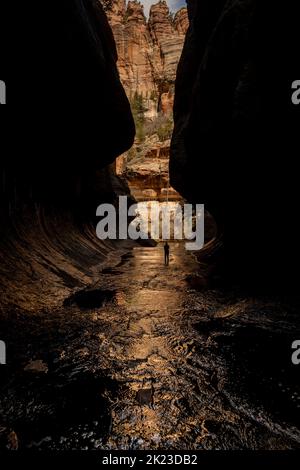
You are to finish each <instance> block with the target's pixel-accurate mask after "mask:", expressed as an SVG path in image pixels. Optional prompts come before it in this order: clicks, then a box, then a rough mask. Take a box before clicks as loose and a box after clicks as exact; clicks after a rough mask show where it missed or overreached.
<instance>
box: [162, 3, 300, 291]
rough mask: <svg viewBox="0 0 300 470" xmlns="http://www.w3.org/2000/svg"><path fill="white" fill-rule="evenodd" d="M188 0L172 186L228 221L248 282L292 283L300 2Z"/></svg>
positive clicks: (230, 268) (228, 246)
mask: <svg viewBox="0 0 300 470" xmlns="http://www.w3.org/2000/svg"><path fill="white" fill-rule="evenodd" d="M187 3H188V13H189V18H190V28H189V31H188V33H187V39H186V43H185V47H184V51H183V55H182V58H181V61H180V64H179V69H178V77H177V83H176V93H175V94H176V101H175V131H174V135H173V139H172V147H171V165H170V172H171V183H172V185H173V186H174V187H175V188H176V189H177V190H178V191H179V192H181V194H183V195H184V196H185V197H186V198H188V199H189V200H193V201H198V202H202V203H205V204H206V206H207V209H209V210H210V211H211V212H212V213H213V214H214V215H215V217H216V218H217V220H218V221H219V227H220V231H222V232H223V235H224V247H225V252H224V258H225V266H226V272H227V274H228V273H234V275H235V277H236V278H238V279H239V280H241V278H243V277H245V278H247V280H248V281H247V285H248V286H251V285H253V284H254V283H256V282H257V281H258V280H259V281H260V284H261V285H267V284H271V285H273V286H274V285H278V284H279V285H281V284H282V283H286V284H288V282H289V281H290V282H293V279H291V276H287V273H288V272H289V271H290V270H291V265H292V262H291V257H292V258H293V260H294V261H293V262H296V264H298V262H299V249H298V247H299V242H298V240H299V237H298V232H297V229H296V225H295V222H294V221H295V213H296V212H295V210H296V207H295V200H296V188H297V186H298V181H297V176H296V175H295V165H294V162H293V155H294V150H293V145H294V144H296V142H295V136H296V134H297V130H296V129H299V114H298V112H299V109H296V107H295V106H293V105H292V103H291V83H292V81H293V80H294V78H293V77H296V76H299V71H300V70H299V69H300V64H299V54H298V53H297V44H299V39H300V38H299V34H300V33H299V27H298V25H297V21H296V19H295V18H297V13H299V7H296V6H295V7H294V8H293V9H291V8H289V7H288V6H283V5H274V3H273V2H271V1H266V2H255V1H252V0H250V1H249V0H234V1H229V2H225V0H218V1H216V2H211V1H210V0H198V1H196V0H189V1H188V2H187ZM280 156H281V157H280ZM278 157H279V158H278ZM296 260H297V261H296Z"/></svg>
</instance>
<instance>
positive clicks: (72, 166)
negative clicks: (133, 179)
mask: <svg viewBox="0 0 300 470" xmlns="http://www.w3.org/2000/svg"><path fill="white" fill-rule="evenodd" d="M32 8H33V10H34V9H35V6H34V7H32ZM26 9H27V10H26V11H27V14H28V15H29V17H30V18H31V15H32V17H34V15H33V13H34V11H32V10H31V9H30V7H29V6H28V5H27V6H26ZM20 16H21V17H22V21H23V18H27V16H26V14H25V15H24V16H23V15H20ZM48 20H49V22H48ZM29 21H30V19H29ZM27 24H30V25H31V32H32V34H33V36H34V37H36V36H37V34H38V33H40V32H41V31H40V23H34V21H33V20H32V19H31V22H30V23H26V21H24V25H26V28H27ZM24 25H23V27H24ZM19 32H20V34H21V32H23V30H22V27H21V26H20V29H19ZM30 39H31V38H29V35H28V34H27V35H24V41H23V42H22V41H21V42H20V41H18V44H15V43H14V42H12V38H11V36H10V37H9V40H10V42H9V43H10V44H11V45H12V48H13V50H14V51H15V56H14V57H13V58H12V60H17V59H18V61H19V64H20V65H19V67H20V69H19V74H20V76H19V79H20V82H21V83H22V84H23V83H25V84H26V85H27V84H28V95H24V96H23V99H22V96H20V103H21V104H24V100H25V102H26V106H24V108H25V111H24V109H23V107H22V106H20V110H19V112H18V114H17V115H16V116H15V117H14V123H13V125H12V124H11V122H10V120H9V119H7V121H5V123H4V124H3V128H2V130H3V140H7V142H6V143H7V145H6V147H5V148H6V151H5V152H4V151H3V155H2V159H1V167H0V175H1V179H0V192H1V200H0V222H1V223H0V253H1V255H0V256H1V263H0V264H1V269H0V288H1V302H0V313H1V315H2V314H5V315H9V314H10V312H11V311H12V312H16V311H18V309H21V311H32V312H36V311H38V310H39V309H51V308H53V307H54V306H57V305H61V303H62V301H63V299H64V298H65V297H67V296H68V295H69V294H70V292H71V291H72V290H74V289H79V288H84V287H85V286H87V285H89V284H91V283H92V282H94V281H95V279H97V274H98V272H99V266H100V265H101V264H103V263H105V261H106V260H108V259H110V261H111V262H112V263H114V259H118V255H120V253H121V252H122V248H121V251H118V250H117V249H116V248H117V247H116V245H115V244H113V243H112V242H109V241H107V242H104V241H100V240H98V239H97V237H96V230H95V226H94V223H95V222H96V220H95V214H96V208H97V206H98V205H99V204H100V203H102V202H111V203H114V200H115V198H116V196H117V194H120V193H121V194H122V193H123V194H126V193H127V192H128V191H127V188H126V187H124V186H123V185H122V184H121V183H120V181H119V180H118V178H116V177H115V176H114V174H113V171H112V168H111V167H108V166H107V165H108V164H110V163H112V162H113V161H114V160H115V158H116V157H117V156H118V155H120V154H121V153H122V152H124V151H126V150H127V149H129V148H130V147H131V145H132V143H133V140H134V123H133V118H132V115H131V111H130V106H129V102H128V99H127V97H126V94H125V92H124V89H123V87H122V85H121V83H120V80H119V76H118V72H117V68H116V48H115V43H114V39H113V35H112V32H111V29H110V26H109V24H108V22H107V18H106V16H105V14H104V12H103V9H102V7H101V5H100V3H99V2H98V1H94V0H89V1H87V0H85V1H83V0H72V1H68V0H66V1H65V2H63V6H62V8H61V10H60V15H57V11H56V9H55V8H53V9H52V8H51V6H49V11H48V16H47V22H46V20H45V21H44V22H43V32H41V36H40V44H41V45H42V51H43V53H44V55H42V54H41V53H40V49H39V47H37V43H35V47H32V48H28V51H27V54H26V55H25V56H24V57H25V58H26V61H27V62H28V64H30V67H24V68H23V60H24V59H23V58H22V56H23V52H24V51H23V50H22V49H23V47H24V49H27V46H28V43H30ZM50 51H51V54H50ZM27 62H26V65H27ZM52 67H53V69H52ZM55 74H59V75H60V77H61V80H53V78H54V75H55ZM9 89H10V91H11V96H12V101H13V97H14V96H15V95H17V96H18V94H17V93H18V91H19V88H16V87H15V84H14V83H13V82H12V84H10V87H9ZM46 91H48V92H46ZM57 99H58V100H59V113H55V114H54V119H53V120H51V119H50V118H49V117H48V107H47V111H44V110H43V108H41V104H42V103H43V102H44V101H47V103H48V100H49V102H50V100H53V101H52V102H53V103H57V101H56V100H57ZM28 102H30V106H31V107H32V115H30V117H29V116H28V115H27V105H28ZM82 103H84V104H88V106H87V107H86V108H85V107H80V106H78V104H79V105H80V104H82ZM69 106H70V107H69ZM49 114H51V113H49ZM12 131H13V135H12V134H11V132H12ZM3 143H4V142H3ZM8 144H9V145H8Z"/></svg>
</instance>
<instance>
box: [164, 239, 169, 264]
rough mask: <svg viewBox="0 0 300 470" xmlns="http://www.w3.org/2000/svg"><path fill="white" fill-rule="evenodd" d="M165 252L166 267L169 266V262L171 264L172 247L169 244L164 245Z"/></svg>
mask: <svg viewBox="0 0 300 470" xmlns="http://www.w3.org/2000/svg"><path fill="white" fill-rule="evenodd" d="M164 251H165V265H166V266H169V262H170V246H169V244H168V242H166V243H165V245H164Z"/></svg>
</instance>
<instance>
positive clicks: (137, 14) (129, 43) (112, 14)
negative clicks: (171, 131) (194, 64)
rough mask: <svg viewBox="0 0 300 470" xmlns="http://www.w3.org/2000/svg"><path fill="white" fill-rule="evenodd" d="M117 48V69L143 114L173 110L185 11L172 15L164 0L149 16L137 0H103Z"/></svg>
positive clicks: (154, 115)
mask: <svg viewBox="0 0 300 470" xmlns="http://www.w3.org/2000/svg"><path fill="white" fill-rule="evenodd" d="M102 4H103V6H104V9H105V11H106V13H107V16H108V19H109V22H110V24H111V27H112V30H113V33H114V37H115V40H116V45H117V51H118V69H119V73H120V78H121V81H122V83H123V85H124V88H125V90H126V93H127V95H128V96H129V97H133V96H134V95H135V94H136V93H138V94H141V95H142V96H143V99H144V105H145V107H146V111H145V115H146V117H150V118H155V117H156V115H157V111H158V110H159V109H162V110H163V111H164V112H169V113H170V112H172V106H173V97H174V82H175V77H176V69H177V65H178V61H179V58H180V55H181V51H182V47H183V43H184V37H185V33H186V31H187V28H188V18H187V11H186V9H185V8H183V9H181V10H180V11H178V12H177V13H176V14H175V16H174V17H172V16H171V15H170V10H169V8H168V6H167V4H166V2H165V1H159V2H158V3H156V4H154V5H152V7H151V9H150V15H149V19H148V20H147V19H146V17H145V15H144V7H143V5H142V4H141V3H140V2H138V1H135V0H134V1H129V2H128V3H127V2H126V0H102Z"/></svg>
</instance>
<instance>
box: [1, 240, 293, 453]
mask: <svg viewBox="0 0 300 470" xmlns="http://www.w3.org/2000/svg"><path fill="white" fill-rule="evenodd" d="M170 261H171V262H170V266H168V267H166V266H164V263H163V246H162V245H158V246H157V247H156V248H142V247H139V248H135V249H134V250H133V252H132V254H129V255H127V256H125V258H124V259H123V261H122V262H121V263H120V265H119V266H117V267H116V268H112V269H107V270H105V272H104V273H99V282H98V284H97V285H95V286H94V289H96V290H97V289H101V290H106V291H107V290H108V291H113V293H114V294H113V299H109V300H107V302H105V303H104V304H103V305H102V306H100V307H93V308H88V306H85V307H84V308H82V306H81V307H78V306H76V305H70V306H68V307H65V308H64V309H61V310H59V311H57V312H54V313H53V316H52V317H51V318H49V317H48V318H42V319H41V321H40V323H39V324H38V326H36V325H35V327H37V329H38V328H39V327H41V328H44V329H45V328H46V329H47V331H44V332H43V333H39V335H40V336H41V338H40V343H39V346H35V347H36V348H37V347H39V348H40V350H39V351H35V357H38V353H39V354H40V356H41V357H42V359H44V360H45V361H46V362H47V364H48V366H49V372H48V374H44V376H43V377H41V375H38V376H36V377H32V376H31V377H29V378H28V377H27V376H24V377H23V378H22V379H21V380H19V381H18V380H16V381H15V383H8V384H7V385H6V386H5V387H4V389H2V400H1V406H2V411H3V414H4V416H6V417H7V416H8V415H9V413H10V422H11V423H10V424H11V425H12V426H13V427H14V428H15V429H16V430H17V433H19V434H20V436H21V437H23V436H24V437H23V440H24V443H23V445H24V446H25V447H40V448H46V449H48V448H50V449H51V448H52V449H74V448H83V449H97V448H105V449H121V448H122V449H150V448H165V449H258V448H262V449H271V448H275V449H281V448H295V447H299V444H300V432H299V428H298V425H297V423H298V424H299V422H298V421H297V420H298V418H299V408H300V401H299V400H300V397H299V385H297V383H298V382H297V378H296V375H295V380H294V375H293V374H296V371H295V369H292V368H291V370H290V369H289V368H290V354H289V353H290V351H289V349H288V350H287V351H286V358H282V357H281V356H280V357H279V355H276V354H275V356H274V354H273V352H272V350H271V351H269V352H268V353H267V354H269V358H270V360H271V359H272V357H275V360H278V361H279V363H278V364H275V365H274V364H273V363H270V364H269V363H268V360H269V359H268V360H267V359H266V357H263V356H262V357H260V348H261V351H264V347H265V348H266V350H268V348H272V347H274V344H275V343H276V338H277V337H279V336H281V337H282V338H285V337H286V338H287V341H286V344H287V348H289V340H290V337H291V338H292V337H293V336H294V332H291V321H292V322H293V321H294V320H293V318H294V317H293V312H289V315H291V316H292V320H291V321H290V320H289V321H288V320H287V317H286V311H285V306H280V305H278V304H276V302H274V303H272V302H269V301H268V300H267V299H260V300H258V299H252V298H251V299H249V298H245V297H243V296H241V295H238V294H236V293H227V294H225V293H223V292H221V291H217V290H209V291H203V292H196V291H194V290H192V289H191V288H190V287H189V284H188V283H187V277H188V276H190V275H191V274H193V273H196V272H197V271H198V270H199V266H198V264H197V262H196V260H195V258H194V257H193V254H192V253H190V252H186V251H185V249H184V245H183V244H180V243H173V244H171V259H170ZM286 308H287V307H286ZM45 321H46V324H45ZM257 337H258V339H255V338H257ZM33 341H36V340H35V339H33ZM255 341H257V344H256V343H255ZM284 344H285V343H284ZM49 345H50V346H49ZM251 345H252V346H253V348H252V346H251ZM27 347H28V346H27ZM284 347H285V346H284ZM284 347H282V348H283V349H282V351H283V353H282V354H285V353H284ZM43 348H44V349H45V351H46V350H47V349H49V348H50V350H51V348H52V351H51V353H49V354H48V355H47V353H46V352H44V353H42V352H41V351H43ZM251 348H252V349H253V350H252V349H251ZM256 361H257V364H259V363H260V362H261V367H262V369H261V370H258V371H256ZM280 361H281V362H280ZM268 364H269V365H268ZM248 370H249V372H248ZM266 372H267V374H266V375H267V377H266V378H265V373H266ZM268 374H269V376H270V377H269V376H268ZM272 374H273V376H274V377H273V378H272ZM265 380H266V383H265V382H264V381H265ZM255 381H257V384H256V383H255ZM272 381H273V382H274V383H273V382H272ZM30 387H31V388H30ZM3 390H4V391H3ZM269 394H272V395H269ZM278 409H279V410H281V411H280V412H279V413H278ZM285 411H286V412H285ZM30 414H31V417H29V416H28V415H30ZM6 419H8V418H6ZM20 423H21V424H20ZM26 430H27V432H26Z"/></svg>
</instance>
